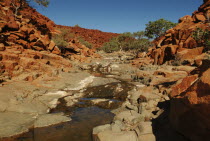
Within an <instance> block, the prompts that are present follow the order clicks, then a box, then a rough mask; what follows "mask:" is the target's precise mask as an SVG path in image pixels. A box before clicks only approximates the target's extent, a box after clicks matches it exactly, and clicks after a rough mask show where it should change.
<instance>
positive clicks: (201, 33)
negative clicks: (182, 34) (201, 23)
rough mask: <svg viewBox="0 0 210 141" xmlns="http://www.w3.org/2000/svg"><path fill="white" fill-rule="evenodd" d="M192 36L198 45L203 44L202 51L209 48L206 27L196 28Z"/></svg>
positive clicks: (209, 43) (209, 35) (208, 32)
mask: <svg viewBox="0 0 210 141" xmlns="http://www.w3.org/2000/svg"><path fill="white" fill-rule="evenodd" d="M192 37H193V38H194V39H195V40H196V42H197V43H198V46H204V47H205V48H204V51H205V52H206V51H209V50H210V31H209V30H208V29H205V30H204V29H202V28H196V30H194V31H193V33H192Z"/></svg>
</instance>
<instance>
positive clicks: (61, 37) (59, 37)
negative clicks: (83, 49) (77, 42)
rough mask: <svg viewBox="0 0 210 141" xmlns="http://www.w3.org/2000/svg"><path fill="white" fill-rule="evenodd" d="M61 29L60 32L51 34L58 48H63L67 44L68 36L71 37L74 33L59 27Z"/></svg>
mask: <svg viewBox="0 0 210 141" xmlns="http://www.w3.org/2000/svg"><path fill="white" fill-rule="evenodd" d="M59 30H60V31H61V33H60V34H56V35H53V37H52V40H53V41H54V42H55V44H56V45H57V46H58V47H59V48H65V47H66V46H68V41H69V39H70V38H73V37H74V36H75V35H74V34H73V33H70V30H68V29H59Z"/></svg>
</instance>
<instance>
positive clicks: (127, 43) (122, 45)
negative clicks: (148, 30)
mask: <svg viewBox="0 0 210 141" xmlns="http://www.w3.org/2000/svg"><path fill="white" fill-rule="evenodd" d="M149 46H151V42H150V41H149V40H148V39H147V38H145V34H144V31H138V32H134V33H130V32H125V33H123V34H121V35H119V36H117V37H114V38H112V39H111V40H110V41H109V42H107V43H105V44H104V45H103V47H102V48H101V49H102V50H104V51H105V52H113V51H119V50H121V51H122V50H123V51H132V52H135V53H137V52H142V51H147V49H148V47H149Z"/></svg>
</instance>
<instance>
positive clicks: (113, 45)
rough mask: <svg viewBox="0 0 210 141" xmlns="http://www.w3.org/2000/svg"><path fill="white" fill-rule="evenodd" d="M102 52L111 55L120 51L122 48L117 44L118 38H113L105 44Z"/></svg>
mask: <svg viewBox="0 0 210 141" xmlns="http://www.w3.org/2000/svg"><path fill="white" fill-rule="evenodd" d="M101 50H103V51H105V52H107V53H110V52H114V51H119V50H120V46H119V44H118V42H117V38H112V39H111V40H110V41H109V42H107V43H105V44H104V45H103V46H102V47H101Z"/></svg>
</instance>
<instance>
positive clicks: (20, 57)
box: [0, 0, 94, 80]
mask: <svg viewBox="0 0 210 141" xmlns="http://www.w3.org/2000/svg"><path fill="white" fill-rule="evenodd" d="M21 2H22V3H21ZM55 27H56V25H55V23H54V22H53V21H51V20H50V19H48V18H47V17H45V16H43V15H41V14H40V13H38V12H37V11H36V10H35V9H33V8H31V7H30V6H28V4H27V3H25V1H24V0H23V1H17V0H13V1H7V0H1V1H0V76H1V78H0V79H3V80H4V79H7V80H8V79H11V78H13V77H16V76H20V79H21V80H22V79H25V80H34V79H36V78H38V77H40V76H41V75H43V74H47V75H49V76H52V75H54V74H56V72H57V70H62V71H68V70H69V69H70V67H71V63H70V61H69V60H67V59H64V58H63V57H62V56H70V57H69V58H70V59H72V60H75V59H76V60H79V61H84V60H87V59H86V57H89V56H94V51H93V50H90V49H88V48H87V47H86V46H84V45H82V44H80V43H79V42H78V41H77V39H71V40H70V41H69V47H67V48H62V49H61V48H59V47H57V46H56V44H55V43H54V42H53V41H52V40H51V38H52V35H53V34H58V31H56V30H55Z"/></svg>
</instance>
